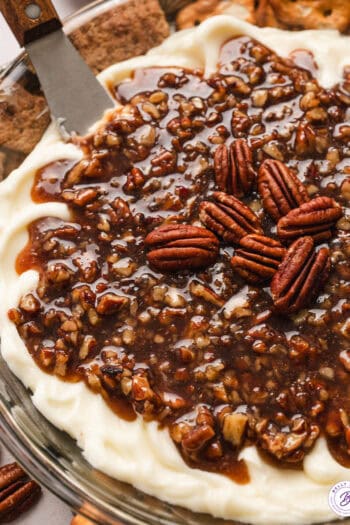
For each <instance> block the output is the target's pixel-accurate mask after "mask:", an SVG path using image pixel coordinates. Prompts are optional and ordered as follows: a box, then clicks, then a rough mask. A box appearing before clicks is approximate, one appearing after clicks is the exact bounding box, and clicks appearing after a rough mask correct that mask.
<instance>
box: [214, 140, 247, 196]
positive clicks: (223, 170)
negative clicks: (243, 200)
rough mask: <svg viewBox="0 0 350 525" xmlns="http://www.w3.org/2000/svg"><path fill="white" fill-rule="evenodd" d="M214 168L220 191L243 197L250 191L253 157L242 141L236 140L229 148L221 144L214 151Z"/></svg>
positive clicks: (245, 143) (244, 141)
mask: <svg viewBox="0 0 350 525" xmlns="http://www.w3.org/2000/svg"><path fill="white" fill-rule="evenodd" d="M214 168H215V178H216V183H217V185H218V187H219V189H220V190H221V191H224V192H226V193H232V195H235V196H236V197H243V196H244V195H247V194H249V192H250V191H251V190H252V188H253V186H254V183H255V180H256V174H255V171H254V168H253V155H252V151H251V149H250V147H249V146H248V143H247V141H246V140H244V139H237V140H235V141H234V142H232V144H231V145H230V147H227V146H226V144H222V145H221V146H219V147H218V148H217V150H216V151H215V156H214Z"/></svg>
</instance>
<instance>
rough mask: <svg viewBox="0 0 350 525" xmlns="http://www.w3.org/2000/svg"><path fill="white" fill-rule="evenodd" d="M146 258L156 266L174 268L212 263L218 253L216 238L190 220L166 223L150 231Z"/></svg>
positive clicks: (186, 267)
mask: <svg viewBox="0 0 350 525" xmlns="http://www.w3.org/2000/svg"><path fill="white" fill-rule="evenodd" d="M145 245H146V247H147V248H149V250H150V251H149V252H148V255H147V258H148V261H149V263H150V264H151V266H153V267H154V268H156V269H157V270H160V271H165V272H174V271H178V270H197V269H199V268H204V267H205V266H210V265H211V264H213V263H214V262H215V260H216V258H217V256H218V253H219V241H218V240H217V238H216V237H215V235H213V234H212V233H211V232H210V231H208V230H206V229H205V228H200V227H197V226H191V225H189V224H168V225H166V226H160V227H159V228H156V229H155V230H153V232H151V233H149V234H148V235H147V237H146V239H145Z"/></svg>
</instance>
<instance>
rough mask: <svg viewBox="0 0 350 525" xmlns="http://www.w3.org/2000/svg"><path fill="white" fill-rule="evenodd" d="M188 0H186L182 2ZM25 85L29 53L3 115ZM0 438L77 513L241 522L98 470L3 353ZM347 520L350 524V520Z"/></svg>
mask: <svg viewBox="0 0 350 525" xmlns="http://www.w3.org/2000/svg"><path fill="white" fill-rule="evenodd" d="M108 1H111V0H108ZM175 1H177V0H175ZM186 1H188V0H181V5H182V4H184V3H186ZM100 3H107V0H100V1H98V2H94V3H93V4H91V5H90V6H88V7H87V8H84V9H83V10H81V11H79V12H77V13H75V15H74V16H73V17H71V18H70V21H73V22H75V23H76V24H77V25H79V20H81V19H82V18H84V15H86V13H88V12H89V11H90V10H91V9H93V8H95V6H96V4H100ZM179 3H180V1H179ZM169 5H170V6H171V2H169V0H164V6H166V7H168V6H169ZM21 87H25V88H26V89H27V90H29V92H30V93H31V94H32V95H33V96H34V97H42V93H41V91H40V85H39V83H38V81H37V78H36V76H35V73H34V71H33V69H32V66H31V64H30V61H29V60H28V57H27V56H26V55H25V54H22V55H21V56H20V57H18V59H17V60H16V61H14V62H13V63H12V64H11V65H10V66H9V67H7V68H5V69H4V70H3V71H2V72H0V118H1V104H3V106H2V107H3V108H4V107H5V110H7V109H8V110H9V111H11V107H12V105H13V104H14V103H16V97H17V96H18V94H19V95H20V92H19V93H18V91H20V90H21ZM33 123H34V124H33ZM48 123H49V112H48V109H47V106H46V105H45V101H43V100H42V104H41V105H39V107H38V108H37V109H36V108H35V106H34V107H33V108H32V111H31V118H30V120H28V121H26V120H25V119H24V120H23V121H22V128H23V133H25V132H31V129H32V126H33V125H34V126H35V128H36V135H35V140H34V142H38V141H39V140H40V138H41V136H42V134H43V133H44V131H45V129H46V127H47V125H48ZM0 131H1V126H0ZM0 139H1V133H0ZM20 140H21V136H20V135H19V141H20ZM34 145H35V144H33V146H34ZM25 155H26V152H19V151H18V150H17V149H16V144H13V143H11V144H10V147H9V145H8V144H6V143H4V141H2V142H0V175H2V176H6V175H7V174H8V173H9V172H10V171H12V170H13V169H14V168H15V167H16V166H17V165H18V164H20V163H21V162H22V160H23V159H24V158H25ZM1 168H2V174H1ZM0 440H1V441H3V443H4V445H5V446H6V447H7V448H8V449H9V450H10V451H11V452H12V454H13V455H14V456H15V458H16V459H17V460H18V461H19V463H21V464H22V465H23V467H24V468H25V469H26V470H27V471H28V472H30V474H31V475H32V476H33V477H34V478H36V479H37V481H38V482H39V483H40V484H42V485H44V486H46V487H47V488H48V489H49V490H50V491H51V492H53V493H55V494H56V495H57V496H58V497H59V498H60V499H62V500H63V501H65V502H66V503H67V504H68V505H69V506H70V507H71V508H72V509H73V510H74V511H76V512H77V513H79V514H82V515H84V516H86V517H87V518H89V519H91V520H94V521H95V522H96V523H99V524H101V525H116V524H118V523H119V524H120V523H121V522H122V523H123V524H125V525H126V524H130V525H142V524H151V525H153V524H154V525H170V524H172V525H220V524H221V525H224V524H225V525H238V524H237V523H234V522H232V521H224V520H220V519H215V518H212V517H211V516H208V515H204V514H194V513H192V512H190V511H188V510H185V509H183V508H180V507H176V506H173V505H169V504H167V503H165V502H162V501H161V500H158V499H156V498H153V497H150V496H148V495H146V494H144V493H141V492H140V491H138V490H136V489H135V488H134V487H132V486H131V485H128V484H125V483H121V482H119V481H116V480H114V479H111V478H109V477H108V476H106V475H104V474H102V473H101V472H98V471H97V470H95V469H93V468H92V467H91V465H89V464H88V463H87V462H86V461H85V459H84V458H83V456H82V453H81V451H80V449H79V448H78V446H77V445H76V443H75V441H74V440H73V439H71V438H70V437H69V436H68V435H67V434H65V433H63V432H61V431H60V430H58V429H57V428H55V427H54V426H53V425H51V424H50V423H49V422H48V421H47V420H46V419H45V418H44V417H43V416H42V415H41V414H40V413H39V412H38V411H37V410H36V408H35V407H34V405H33V403H32V401H31V397H30V392H29V391H28V390H26V389H25V388H24V386H23V385H22V383H21V382H20V381H19V380H18V379H17V378H16V377H15V376H14V375H13V374H12V372H11V371H10V370H9V368H8V367H7V365H6V363H5V362H4V360H3V359H2V358H1V357H0ZM282 520H283V518H282ZM342 523H344V525H350V520H347V521H343V522H342ZM324 525H327V524H324Z"/></svg>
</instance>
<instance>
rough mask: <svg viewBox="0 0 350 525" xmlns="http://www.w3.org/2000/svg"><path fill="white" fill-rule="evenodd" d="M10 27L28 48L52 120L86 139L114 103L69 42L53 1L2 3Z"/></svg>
mask: <svg viewBox="0 0 350 525" xmlns="http://www.w3.org/2000/svg"><path fill="white" fill-rule="evenodd" d="M0 9H1V12H2V13H3V15H4V17H5V19H6V21H7V23H8V25H9V26H10V28H11V29H12V31H13V33H14V34H15V36H16V37H17V40H18V41H19V43H20V45H22V46H23V45H24V47H25V48H26V50H27V52H28V54H29V57H30V59H31V61H32V63H33V65H34V67H35V70H36V73H37V75H38V77H39V80H40V83H41V87H42V89H43V92H44V94H45V96H46V99H47V103H48V105H49V108H50V110H51V113H52V115H53V116H54V117H55V118H56V119H57V120H58V121H59V122H60V123H61V124H62V125H63V127H64V130H65V132H67V133H70V134H71V133H73V132H76V133H79V134H85V133H87V131H88V130H89V128H90V126H92V124H94V123H95V122H96V121H98V120H99V119H100V118H101V117H102V116H103V113H104V112H105V111H106V110H107V109H110V108H112V107H113V106H114V102H113V99H112V98H111V96H110V95H109V94H108V93H107V91H106V90H105V89H104V88H103V87H102V85H101V84H100V83H99V82H98V80H97V79H96V77H95V76H94V74H93V73H92V71H91V69H90V68H89V67H88V65H87V64H86V63H85V62H84V60H83V59H82V57H81V56H80V55H79V53H78V51H77V50H76V49H75V47H74V46H73V44H72V43H71V41H70V40H69V38H68V37H67V36H66V35H65V34H64V32H63V30H62V24H61V22H60V20H59V17H58V15H57V13H56V11H55V9H54V7H53V5H52V3H51V1H50V0H35V1H34V2H28V0H0Z"/></svg>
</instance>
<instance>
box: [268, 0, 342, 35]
mask: <svg viewBox="0 0 350 525" xmlns="http://www.w3.org/2000/svg"><path fill="white" fill-rule="evenodd" d="M269 3H270V6H271V8H272V10H273V14H274V16H275V17H276V19H277V20H278V22H279V24H280V27H282V28H284V29H338V30H339V31H341V32H343V33H346V32H349V30H350V1H349V0H296V1H293V0H283V1H281V0H269Z"/></svg>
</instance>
